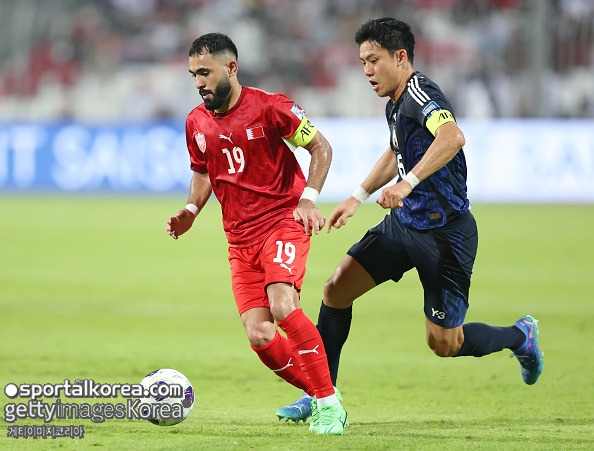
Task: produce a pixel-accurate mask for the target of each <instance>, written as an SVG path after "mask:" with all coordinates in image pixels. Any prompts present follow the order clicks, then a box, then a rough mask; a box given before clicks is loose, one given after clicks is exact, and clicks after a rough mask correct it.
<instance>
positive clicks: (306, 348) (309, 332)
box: [278, 309, 334, 399]
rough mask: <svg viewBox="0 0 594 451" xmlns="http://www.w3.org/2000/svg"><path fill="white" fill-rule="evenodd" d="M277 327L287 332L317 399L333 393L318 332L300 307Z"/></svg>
mask: <svg viewBox="0 0 594 451" xmlns="http://www.w3.org/2000/svg"><path fill="white" fill-rule="evenodd" d="M278 325H279V327H280V328H281V329H282V330H283V331H284V332H285V333H286V334H287V339H288V342H289V345H290V346H291V349H292V350H293V352H294V353H295V354H297V358H298V359H299V361H300V363H301V368H302V369H303V371H304V372H305V374H306V375H307V377H308V379H309V380H310V381H311V383H312V385H313V387H314V391H315V395H316V398H317V399H320V398H325V397H327V396H333V395H334V387H333V385H332V380H331V379H330V371H329V370H328V361H327V359H326V351H325V349H324V343H323V342H322V338H321V337H320V333H319V332H318V329H317V328H316V326H315V325H314V324H313V323H312V322H311V320H310V319H309V318H308V317H307V316H306V315H305V314H304V313H303V311H302V310H301V309H297V310H294V311H293V312H291V314H290V315H289V316H287V317H286V318H285V319H284V320H282V321H279V322H278Z"/></svg>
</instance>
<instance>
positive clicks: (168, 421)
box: [140, 368, 194, 426]
mask: <svg viewBox="0 0 594 451" xmlns="http://www.w3.org/2000/svg"><path fill="white" fill-rule="evenodd" d="M140 384H141V385H142V386H143V387H144V390H145V394H146V396H145V397H144V398H141V400H140V401H141V415H142V418H145V419H147V420H148V421H150V422H151V423H153V424H156V425H158V426H173V425H174V424H178V423H181V422H182V421H184V420H185V419H186V418H188V415H190V412H191V411H192V409H193V408H194V388H193V387H192V383H191V382H190V380H189V379H188V378H187V377H186V376H184V375H183V374H182V373H180V372H179V371H177V370H174V369H171V368H161V369H159V370H155V371H151V372H150V373H149V374H147V375H146V376H145V377H144V379H142V381H140Z"/></svg>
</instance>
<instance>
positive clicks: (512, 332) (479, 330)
mask: <svg viewBox="0 0 594 451" xmlns="http://www.w3.org/2000/svg"><path fill="white" fill-rule="evenodd" d="M462 330H463V331H464V343H463V344H462V348H461V349H460V352H459V353H458V355H457V356H456V357H460V356H467V355H471V356H474V357H482V356H484V355H487V354H491V353H493V352H497V351H501V350H502V349H503V348H509V349H512V350H514V349H517V348H519V347H520V346H522V345H523V344H524V341H526V335H524V332H522V331H521V330H520V329H518V328H517V327H514V326H509V327H495V326H489V325H488V324H484V323H468V324H464V325H463V326H462Z"/></svg>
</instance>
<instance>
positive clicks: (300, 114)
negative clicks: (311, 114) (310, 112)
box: [291, 102, 305, 120]
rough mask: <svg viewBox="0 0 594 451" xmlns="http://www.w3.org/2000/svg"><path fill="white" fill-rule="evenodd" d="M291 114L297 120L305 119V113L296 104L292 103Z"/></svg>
mask: <svg viewBox="0 0 594 451" xmlns="http://www.w3.org/2000/svg"><path fill="white" fill-rule="evenodd" d="M291 112H292V113H293V114H294V115H295V116H297V117H298V118H299V120H303V118H304V117H305V111H303V110H302V109H301V107H300V106H299V105H297V102H295V103H293V106H292V107H291Z"/></svg>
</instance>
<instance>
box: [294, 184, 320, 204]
mask: <svg viewBox="0 0 594 451" xmlns="http://www.w3.org/2000/svg"><path fill="white" fill-rule="evenodd" d="M319 195H320V192H319V191H318V190H317V189H315V188H312V187H310V186H306V187H305V188H303V194H302V195H301V197H300V198H299V200H301V199H307V200H311V201H312V202H313V203H314V204H315V203H316V201H317V200H318V196H319Z"/></svg>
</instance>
